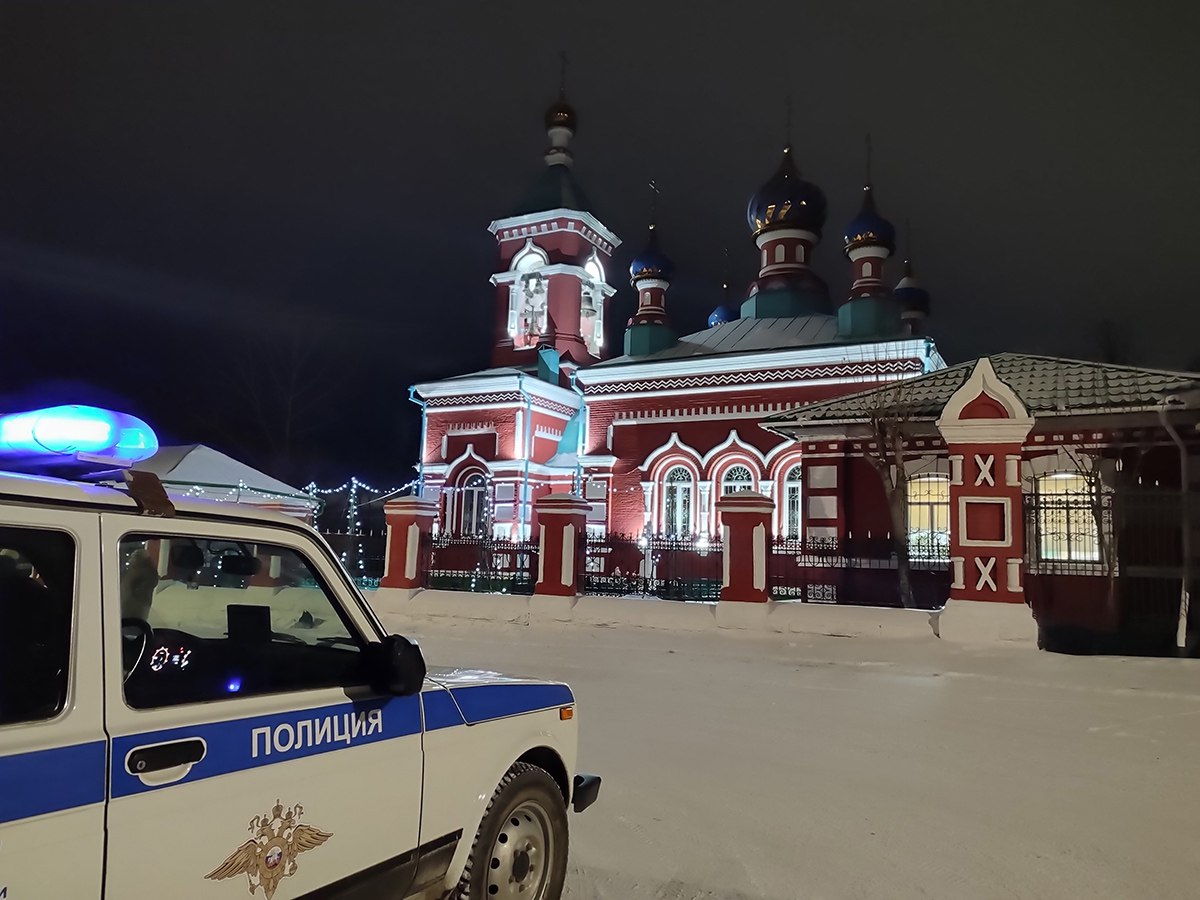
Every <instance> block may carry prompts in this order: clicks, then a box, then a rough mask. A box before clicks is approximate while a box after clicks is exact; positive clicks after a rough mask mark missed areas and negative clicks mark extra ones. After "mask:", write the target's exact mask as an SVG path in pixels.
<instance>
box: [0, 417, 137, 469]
mask: <svg viewBox="0 0 1200 900" xmlns="http://www.w3.org/2000/svg"><path fill="white" fill-rule="evenodd" d="M157 452H158V437H157V436H156V435H155V434H154V430H153V429H152V428H151V427H150V426H149V425H147V424H146V423H145V422H143V421H142V420H141V419H139V418H137V417H136V416H131V415H127V414H126V413H119V412H113V411H112V410H108V409H99V408H98V407H95V406H53V407H50V408H49V409H38V410H34V411H33V412H23V413H11V414H10V415H6V416H0V459H22V460H30V461H42V462H46V463H51V462H55V461H59V462H61V461H66V460H80V461H83V462H100V463H111V464H114V465H125V466H128V465H132V464H133V463H136V462H141V461H142V460H144V459H149V458H150V457H151V456H153V455H154V454H155V453H157Z"/></svg>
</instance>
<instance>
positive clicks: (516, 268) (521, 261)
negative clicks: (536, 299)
mask: <svg viewBox="0 0 1200 900" xmlns="http://www.w3.org/2000/svg"><path fill="white" fill-rule="evenodd" d="M593 255H594V254H593ZM531 257H532V258H531ZM549 263H550V256H549V254H547V253H546V251H545V250H543V249H542V248H541V247H539V246H538V245H537V244H535V243H534V242H533V238H527V239H526V240H525V246H524V247H522V248H521V249H520V250H518V251H517V252H516V253H515V254H513V258H512V265H510V266H509V269H510V270H511V271H513V272H529V271H532V270H533V269H536V268H538V267H540V266H545V265H548V264H549Z"/></svg>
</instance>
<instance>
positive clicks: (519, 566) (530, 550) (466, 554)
mask: <svg viewBox="0 0 1200 900" xmlns="http://www.w3.org/2000/svg"><path fill="white" fill-rule="evenodd" d="M418 568H419V571H420V572H421V573H422V576H423V579H422V582H423V584H424V586H425V587H427V588H438V589H441V590H448V591H474V592H476V593H485V594H532V593H533V588H534V586H535V585H536V584H537V576H538V544H537V542H536V541H509V540H503V539H498V538H493V537H478V536H459V535H452V534H439V535H436V536H427V537H426V538H425V539H424V540H423V541H422V544H421V555H420V559H419V560H418Z"/></svg>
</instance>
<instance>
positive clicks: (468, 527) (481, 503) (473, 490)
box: [458, 472, 490, 536]
mask: <svg viewBox="0 0 1200 900" xmlns="http://www.w3.org/2000/svg"><path fill="white" fill-rule="evenodd" d="M459 510H460V517H459V522H458V524H459V528H458V533H459V534H464V535H480V536H482V535H486V534H487V533H488V531H489V530H490V524H489V519H490V517H489V516H488V487H487V479H486V478H484V477H483V475H482V474H480V473H479V472H475V473H474V474H472V475H469V476H468V477H467V480H466V481H464V482H463V484H462V487H461V488H459Z"/></svg>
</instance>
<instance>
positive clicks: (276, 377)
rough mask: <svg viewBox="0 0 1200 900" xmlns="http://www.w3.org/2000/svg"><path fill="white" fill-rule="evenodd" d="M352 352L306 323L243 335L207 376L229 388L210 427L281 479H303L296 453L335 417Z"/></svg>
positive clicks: (274, 326) (324, 330) (334, 335)
mask: <svg viewBox="0 0 1200 900" xmlns="http://www.w3.org/2000/svg"><path fill="white" fill-rule="evenodd" d="M347 350H348V342H347V341H346V340H345V339H343V338H341V337H338V336H337V332H335V331H333V330H332V329H327V328H322V327H319V326H317V325H314V324H313V323H310V322H306V321H304V320H303V319H294V320H289V321H276V322H274V323H272V325H271V327H270V328H269V329H267V330H264V331H260V332H255V333H247V334H238V335H237V336H236V337H234V338H233V339H231V340H230V341H229V342H228V343H227V344H226V345H225V347H224V353H223V354H221V357H222V358H221V359H220V361H219V362H218V364H217V365H216V366H215V368H214V371H213V372H211V373H209V374H210V377H212V378H213V380H214V381H215V382H216V383H218V384H220V385H222V386H223V387H224V388H225V390H224V393H223V396H222V398H221V399H220V401H219V402H218V403H217V404H215V406H214V410H213V412H214V415H213V417H212V419H211V421H210V426H211V427H212V428H213V429H214V430H215V431H216V432H217V433H219V434H221V435H222V436H223V437H224V438H225V440H226V441H227V442H228V443H230V444H232V445H235V446H238V447H240V448H242V449H243V451H244V452H249V453H251V454H252V455H256V456H261V457H262V458H263V459H264V460H265V461H266V464H267V465H269V466H270V467H271V469H272V471H273V472H274V473H276V474H277V475H278V476H279V477H291V476H294V475H296V474H298V473H297V472H296V471H295V470H296V466H297V462H298V460H297V458H296V457H297V451H298V450H299V448H300V447H301V446H302V445H303V443H304V442H305V441H306V440H308V439H310V438H311V437H312V436H313V435H314V433H316V432H318V431H319V430H320V429H321V428H323V427H325V426H327V425H328V423H329V420H330V419H331V418H332V417H333V416H335V415H336V414H337V410H338V400H339V396H340V394H341V391H342V389H343V388H344V387H345V382H346V380H347V379H346V374H347V370H346V366H345V362H344V358H345V356H346V355H347Z"/></svg>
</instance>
